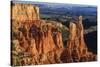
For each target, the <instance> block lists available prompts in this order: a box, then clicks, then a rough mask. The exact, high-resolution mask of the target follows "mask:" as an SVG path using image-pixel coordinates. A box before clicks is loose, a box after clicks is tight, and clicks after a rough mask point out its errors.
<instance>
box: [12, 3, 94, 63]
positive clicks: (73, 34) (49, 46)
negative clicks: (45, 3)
mask: <svg viewBox="0 0 100 67" xmlns="http://www.w3.org/2000/svg"><path fill="white" fill-rule="evenodd" d="M11 11H12V17H11V20H12V22H11V23H12V57H11V60H12V65H32V64H33V65H37V64H53V63H68V62H79V61H93V60H96V55H94V54H93V53H92V52H89V51H88V48H87V46H86V44H85V41H84V35H83V32H84V29H83V25H82V16H80V17H79V18H78V21H77V22H75V23H73V22H71V23H70V26H69V32H70V35H69V40H68V41H67V47H64V46H63V41H62V33H61V32H60V31H59V30H58V29H57V27H55V26H53V25H52V24H48V23H46V21H45V20H42V19H40V17H39V8H38V7H37V6H35V5H30V4H12V9H11Z"/></svg>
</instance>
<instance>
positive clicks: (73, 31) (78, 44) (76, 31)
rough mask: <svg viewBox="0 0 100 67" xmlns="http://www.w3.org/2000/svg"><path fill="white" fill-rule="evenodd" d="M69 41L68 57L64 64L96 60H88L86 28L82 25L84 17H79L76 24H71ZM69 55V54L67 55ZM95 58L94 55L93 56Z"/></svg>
mask: <svg viewBox="0 0 100 67" xmlns="http://www.w3.org/2000/svg"><path fill="white" fill-rule="evenodd" d="M69 27H70V28H69V32H70V35H69V40H68V41H67V48H66V49H65V51H64V53H65V55H66V57H67V58H66V60H64V59H63V55H62V58H61V59H63V60H62V61H64V62H79V61H88V60H89V59H91V60H94V59H93V58H88V54H89V53H90V52H89V51H88V48H87V46H86V44H85V41H84V34H83V33H84V28H83V25H82V16H80V17H79V19H78V21H77V22H76V23H72V22H71V23H70V26H69ZM66 53H67V54H66ZM91 57H93V54H91Z"/></svg>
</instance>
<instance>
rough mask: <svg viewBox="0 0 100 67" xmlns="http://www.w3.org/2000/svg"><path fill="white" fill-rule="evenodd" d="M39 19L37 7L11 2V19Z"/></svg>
mask: <svg viewBox="0 0 100 67" xmlns="http://www.w3.org/2000/svg"><path fill="white" fill-rule="evenodd" d="M38 19H39V8H38V7H36V6H33V5H30V4H13V6H12V20H16V21H19V22H25V21H32V20H38Z"/></svg>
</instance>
